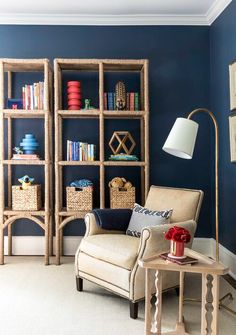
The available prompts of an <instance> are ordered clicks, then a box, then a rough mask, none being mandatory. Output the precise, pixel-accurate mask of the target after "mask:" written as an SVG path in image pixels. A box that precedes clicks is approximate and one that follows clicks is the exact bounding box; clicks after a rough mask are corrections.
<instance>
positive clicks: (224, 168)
mask: <svg viewBox="0 0 236 335" xmlns="http://www.w3.org/2000/svg"><path fill="white" fill-rule="evenodd" d="M235 14H236V1H232V3H231V4H230V5H229V6H228V7H227V8H226V10H225V11H224V12H223V13H222V14H221V15H220V17H219V18H218V19H217V20H216V21H215V22H214V23H213V25H212V26H211V29H210V41H211V44H210V55H211V108H212V111H213V112H214V113H215V115H216V117H217V120H218V123H219V131H220V171H219V172H220V185H219V186H220V242H221V243H222V244H223V245H224V246H225V247H226V248H228V249H229V250H231V251H232V252H234V253H236V243H235V235H236V225H235V217H236V207H235V206H234V199H236V187H235V180H236V166H235V164H232V163H230V145H229V125H228V122H229V121H228V116H229V113H230V95H229V69H228V67H229V64H230V63H231V62H232V61H233V60H235V59H236V15H235Z"/></svg>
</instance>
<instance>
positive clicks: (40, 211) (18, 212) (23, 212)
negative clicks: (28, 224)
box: [4, 208, 46, 216]
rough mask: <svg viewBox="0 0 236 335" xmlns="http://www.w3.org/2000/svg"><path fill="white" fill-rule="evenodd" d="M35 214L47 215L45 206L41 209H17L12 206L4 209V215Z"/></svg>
mask: <svg viewBox="0 0 236 335" xmlns="http://www.w3.org/2000/svg"><path fill="white" fill-rule="evenodd" d="M24 214H27V215H35V216H45V215H46V212H45V210H44V209H43V208H41V209H40V210H39V211H15V210H13V209H11V208H6V209H5V210H4V215H7V216H11V215H24Z"/></svg>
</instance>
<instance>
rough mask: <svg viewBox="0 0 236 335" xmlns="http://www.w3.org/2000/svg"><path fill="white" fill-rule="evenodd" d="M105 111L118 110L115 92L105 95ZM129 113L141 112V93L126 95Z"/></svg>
mask: <svg viewBox="0 0 236 335" xmlns="http://www.w3.org/2000/svg"><path fill="white" fill-rule="evenodd" d="M104 110H117V108H116V94H115V93H114V92H107V93H104ZM125 110H128V111H138V110H139V93H137V92H130V93H126V108H125Z"/></svg>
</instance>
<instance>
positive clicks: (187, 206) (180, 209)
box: [145, 186, 204, 222]
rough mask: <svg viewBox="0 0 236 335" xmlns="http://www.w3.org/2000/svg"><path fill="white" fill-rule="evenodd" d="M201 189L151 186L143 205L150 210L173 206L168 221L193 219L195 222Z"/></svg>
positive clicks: (200, 199)
mask: <svg viewBox="0 0 236 335" xmlns="http://www.w3.org/2000/svg"><path fill="white" fill-rule="evenodd" d="M203 194H204V193H203V191H201V190H190V189H184V188H173V187H163V186H151V188H150V190H149V193H148V196H147V200H146V203H145V207H147V208H148V209H151V210H164V209H170V208H173V214H172V216H171V220H170V222H182V221H187V220H194V221H196V222H197V220H198V216H199V212H200V208H201V204H202V199H203Z"/></svg>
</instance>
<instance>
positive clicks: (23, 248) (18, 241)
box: [4, 236, 236, 279]
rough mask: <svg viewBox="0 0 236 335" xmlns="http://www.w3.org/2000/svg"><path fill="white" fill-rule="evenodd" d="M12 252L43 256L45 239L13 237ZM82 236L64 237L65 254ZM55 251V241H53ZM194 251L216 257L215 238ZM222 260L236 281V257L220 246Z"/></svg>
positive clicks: (197, 241) (196, 241)
mask: <svg viewBox="0 0 236 335" xmlns="http://www.w3.org/2000/svg"><path fill="white" fill-rule="evenodd" d="M12 239H13V241H12V249H13V250H12V251H13V254H14V255H43V254H44V237H43V236H13V238H12ZM81 239H82V236H65V237H64V254H65V255H66V256H73V255H74V254H75V252H76V249H77V248H78V245H79V243H80V241H81ZM4 242H5V246H4V252H5V255H7V254H8V240H7V236H5V240H4ZM53 246H54V247H53V249H54V250H55V239H54V241H53ZM193 249H194V250H196V251H198V252H200V253H202V254H204V255H207V256H210V257H213V258H214V256H215V240H214V239H213V238H203V237H196V238H195V239H194V241H193ZM220 260H221V262H222V263H223V264H225V265H226V266H228V267H229V269H230V272H229V273H230V275H231V276H232V277H233V278H234V279H236V255H235V254H233V253H232V252H231V251H229V250H228V249H226V248H225V247H223V246H222V245H220Z"/></svg>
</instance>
